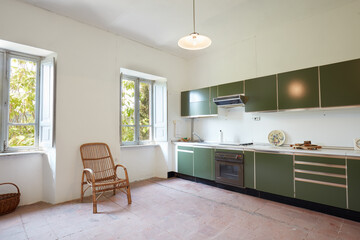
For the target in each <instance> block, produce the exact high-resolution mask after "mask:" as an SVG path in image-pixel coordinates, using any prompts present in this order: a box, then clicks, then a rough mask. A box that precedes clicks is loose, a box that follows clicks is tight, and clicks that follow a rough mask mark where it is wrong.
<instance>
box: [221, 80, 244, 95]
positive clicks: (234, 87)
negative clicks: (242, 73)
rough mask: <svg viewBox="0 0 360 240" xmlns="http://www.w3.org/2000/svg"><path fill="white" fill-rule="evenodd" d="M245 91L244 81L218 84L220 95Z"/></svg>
mask: <svg viewBox="0 0 360 240" xmlns="http://www.w3.org/2000/svg"><path fill="white" fill-rule="evenodd" d="M242 93H244V81H239V82H233V83H226V84H221V85H219V86H218V96H219V97H222V96H229V95H234V94H242Z"/></svg>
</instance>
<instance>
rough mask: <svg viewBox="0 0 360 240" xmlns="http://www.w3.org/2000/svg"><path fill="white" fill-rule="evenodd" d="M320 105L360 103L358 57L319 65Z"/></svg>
mask: <svg viewBox="0 0 360 240" xmlns="http://www.w3.org/2000/svg"><path fill="white" fill-rule="evenodd" d="M320 89H321V106H322V107H336V106H351V105H360V95H359V92H360V59H357V60H352V61H346V62H341V63H335V64H330V65H325V66H321V67H320Z"/></svg>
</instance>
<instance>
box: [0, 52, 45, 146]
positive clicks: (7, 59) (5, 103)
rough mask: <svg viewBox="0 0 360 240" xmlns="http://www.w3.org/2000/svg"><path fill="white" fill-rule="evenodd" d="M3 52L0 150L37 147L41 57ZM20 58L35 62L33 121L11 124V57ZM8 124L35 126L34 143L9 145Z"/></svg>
mask: <svg viewBox="0 0 360 240" xmlns="http://www.w3.org/2000/svg"><path fill="white" fill-rule="evenodd" d="M0 51H1V52H2V53H3V54H4V76H3V79H2V83H1V84H2V88H3V89H2V91H3V97H2V99H1V101H2V102H1V104H2V119H1V120H2V129H1V150H2V151H3V152H12V151H15V152H16V151H22V150H34V149H38V148H39V109H40V70H41V69H40V68H41V60H42V58H41V57H39V56H34V55H29V54H24V53H19V52H14V51H7V50H2V49H0ZM12 58H16V59H21V60H26V61H33V62H36V64H37V65H36V83H35V84H36V89H35V123H32V124H13V123H10V122H9V100H10V94H9V91H10V74H11V69H10V68H11V59H12ZM9 126H35V133H34V138H35V139H34V145H33V146H17V147H10V146H9V145H8V141H9V139H8V138H9V130H8V129H9Z"/></svg>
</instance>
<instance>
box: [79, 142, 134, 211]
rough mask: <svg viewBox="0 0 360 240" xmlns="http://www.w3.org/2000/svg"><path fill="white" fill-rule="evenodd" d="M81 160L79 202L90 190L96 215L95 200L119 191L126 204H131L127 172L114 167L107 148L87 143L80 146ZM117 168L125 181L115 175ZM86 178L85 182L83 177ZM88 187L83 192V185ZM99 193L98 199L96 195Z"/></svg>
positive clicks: (106, 146)
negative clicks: (81, 171)
mask: <svg viewBox="0 0 360 240" xmlns="http://www.w3.org/2000/svg"><path fill="white" fill-rule="evenodd" d="M80 153H81V159H82V162H83V165H84V170H83V173H82V178H81V202H82V201H83V198H84V193H85V192H86V190H87V189H88V188H90V187H91V189H92V198H93V213H97V200H98V198H99V197H101V195H102V194H103V193H104V192H106V191H113V192H114V195H115V194H116V189H120V190H121V191H122V192H124V193H125V194H126V195H127V200H128V204H131V194H130V184H129V177H128V173H127V170H126V168H125V167H124V166H122V165H120V164H118V165H114V160H113V158H112V156H111V152H110V149H109V146H108V145H107V144H105V143H87V144H83V145H81V146H80ZM118 167H121V168H123V170H124V173H125V179H122V178H119V177H118V176H117V174H116V170H117V168H118ZM85 176H86V181H85V179H84V177H85ZM85 184H87V185H88V186H87V187H86V188H85V190H84V185H85ZM97 193H100V195H99V196H98V197H96V194H97Z"/></svg>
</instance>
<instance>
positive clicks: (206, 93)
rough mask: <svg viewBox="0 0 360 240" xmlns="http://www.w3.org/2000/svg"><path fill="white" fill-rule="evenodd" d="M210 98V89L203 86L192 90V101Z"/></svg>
mask: <svg viewBox="0 0 360 240" xmlns="http://www.w3.org/2000/svg"><path fill="white" fill-rule="evenodd" d="M209 98H210V89H209V88H201V89H196V90H191V91H190V102H204V101H206V102H208V101H209Z"/></svg>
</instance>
